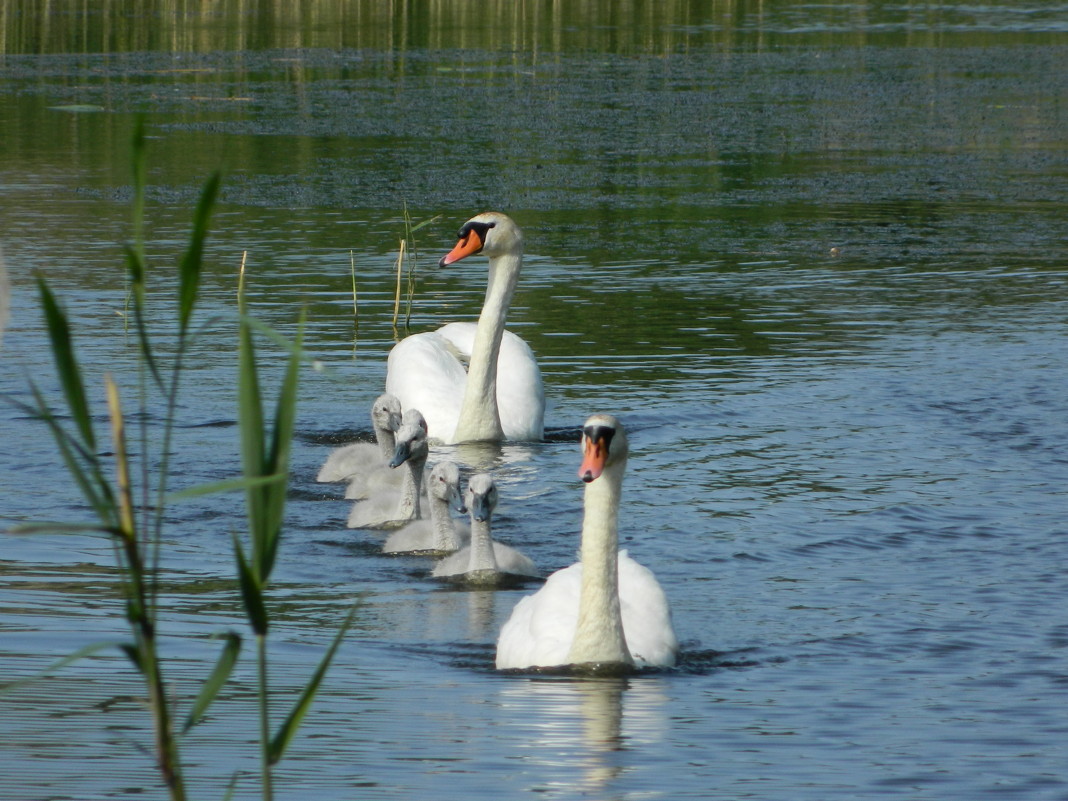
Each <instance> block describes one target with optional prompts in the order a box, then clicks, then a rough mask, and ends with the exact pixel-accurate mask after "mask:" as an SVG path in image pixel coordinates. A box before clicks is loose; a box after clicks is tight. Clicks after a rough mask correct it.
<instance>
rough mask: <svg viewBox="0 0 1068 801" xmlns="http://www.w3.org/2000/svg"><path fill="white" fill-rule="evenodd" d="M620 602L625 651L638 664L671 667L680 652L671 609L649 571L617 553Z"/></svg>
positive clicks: (623, 552) (628, 557)
mask: <svg viewBox="0 0 1068 801" xmlns="http://www.w3.org/2000/svg"><path fill="white" fill-rule="evenodd" d="M619 601H620V613H621V614H622V617H623V631H624V633H625V634H626V637H627V649H628V650H629V651H630V653H631V656H632V657H634V661H635V663H636V664H638V665H656V666H661V667H670V666H672V665H674V664H675V657H676V655H677V653H678V650H679V643H678V639H677V638H676V636H675V629H674V627H673V625H672V622H671V607H670V606H669V605H668V600H667V596H666V595H665V594H664V589H663V588H662V587H661V586H660V582H659V581H657V580H656V576H655V575H654V574H653V571H651V570H650V569H649V568H647V567H645V566H644V565H641V564H639V563H638V562H636V561H634V560H633V559H631V558H630V556H628V555H627V552H626V551H620V553H619Z"/></svg>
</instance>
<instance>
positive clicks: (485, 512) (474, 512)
mask: <svg viewBox="0 0 1068 801" xmlns="http://www.w3.org/2000/svg"><path fill="white" fill-rule="evenodd" d="M492 511H493V510H492V509H490V505H489V503H487V499H486V496H485V495H475V496H474V500H473V501H472V502H471V517H473V518H474V519H475V520H477V521H478V522H479V523H483V522H485V521H487V520H489V518H490V514H491V512H492Z"/></svg>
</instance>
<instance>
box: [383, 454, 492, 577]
mask: <svg viewBox="0 0 1068 801" xmlns="http://www.w3.org/2000/svg"><path fill="white" fill-rule="evenodd" d="M429 483H430V486H429V487H427V498H428V502H429V505H430V519H429V520H427V519H422V520H413V521H412V522H411V523H409V524H408V525H406V526H405V527H404V528H402V529H400V530H399V531H394V532H393V533H392V534H390V535H389V539H387V540H386V544H385V545H383V546H382V553H418V554H422V555H425V556H444V555H446V554H450V553H452V552H453V551H458V550H459V549H460V548H461V547H463V544H464V542H466V541H467V540H468V539H470V537H471V532H470V530H469V529H468V527H467V526H466V524H463V523H459V522H458V521H456V520H453V519H452V517H451V516H450V515H449V508H450V507H452V508H453V509H455V510H456V511H457V512H466V511H467V509H466V508H465V507H464V504H463V501H462V500H461V499H460V468H458V467H457V466H456V463H455V462H438V464H436V465H434V469H433V470H431V471H430V481H429Z"/></svg>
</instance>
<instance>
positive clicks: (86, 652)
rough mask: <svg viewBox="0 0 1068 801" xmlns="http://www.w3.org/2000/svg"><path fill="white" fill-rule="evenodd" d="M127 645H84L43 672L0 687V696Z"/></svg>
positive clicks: (99, 643) (119, 643)
mask: <svg viewBox="0 0 1068 801" xmlns="http://www.w3.org/2000/svg"><path fill="white" fill-rule="evenodd" d="M127 645H128V643H123V642H96V643H93V644H91V645H86V646H85V647H84V648H79V649H78V650H77V651H75V652H74V653H73V654H70V655H68V656H65V657H63V658H62V659H60V660H59V661H58V662H53V663H52V664H51V665H49V666H48V667H46V668H45V669H44V670H42V671H40V672H39V673H37V674H35V675H33V676H28V677H26V678H24V679H17V680H15V681H12V682H8V683H7V684H4V685H3V686H0V696H3V695H5V694H6V693H9V692H11V691H12V690H14V689H17V688H18V687H22V686H24V685H27V684H30V683H32V682H35V681H39V680H40V679H43V678H45V677H46V676H50V675H51V674H53V673H55V672H57V671H59V670H62V669H63V668H65V667H66V666H67V665H70V664H73V663H74V662H77V661H78V660H80V659H85V658H86V657H89V656H92V655H93V654H96V653H99V652H100V651H105V650H107V649H109V648H120V649H121V648H123V647H124V646H127Z"/></svg>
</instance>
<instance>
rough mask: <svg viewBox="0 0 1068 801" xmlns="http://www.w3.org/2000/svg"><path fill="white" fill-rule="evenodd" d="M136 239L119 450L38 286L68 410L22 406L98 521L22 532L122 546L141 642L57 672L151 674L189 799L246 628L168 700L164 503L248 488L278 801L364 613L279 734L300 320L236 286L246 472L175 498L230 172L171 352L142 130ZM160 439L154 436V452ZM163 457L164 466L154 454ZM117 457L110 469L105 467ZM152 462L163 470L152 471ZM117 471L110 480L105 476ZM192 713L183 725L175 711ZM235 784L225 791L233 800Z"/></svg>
mask: <svg viewBox="0 0 1068 801" xmlns="http://www.w3.org/2000/svg"><path fill="white" fill-rule="evenodd" d="M132 153H133V188H134V192H133V229H134V230H133V243H132V244H131V245H130V246H129V247H127V249H126V276H127V280H128V282H129V284H128V285H129V295H128V298H127V323H128V325H129V326H130V330H131V331H132V335H133V338H134V341H135V342H136V345H137V349H138V369H137V373H136V375H137V386H136V388H135V389H134V390H133V392H134V394H135V395H136V406H137V414H136V415H133V416H130V415H129V414H128V413H126V412H124V410H123V405H122V404H123V399H122V394H123V393H122V389H121V388H120V387H119V386H118V384H117V383H116V381H115V380H113V379H112V377H111V376H110V375H106V376H105V377H104V384H105V394H106V398H107V408H108V419H109V420H110V433H111V453H110V455H105V454H104V453H103V451H106V448H105V447H104V446H103V444H102V439H103V437H101V436H99V435H98V432H97V430H96V426H95V425H94V416H93V413H92V410H91V404H90V402H89V394H88V392H87V390H86V384H85V380H84V376H83V372H82V370H81V368H80V366H79V363H78V359H77V356H76V348H75V337H74V334H73V331H72V329H71V326H70V322H69V319H68V317H67V314H66V312H65V311H64V309H63V307H62V305H61V303H60V302H59V300H58V299H57V297H56V295H55V294H54V292H53V291H52V288H51V287H50V286H49V284H48V282H47V281H45V280H44V279H43V278H39V279H38V288H39V292H40V297H41V307H42V309H43V312H44V317H45V322H46V325H47V329H48V335H49V339H50V346H51V351H52V354H53V357H54V361H55V366H56V372H57V377H58V379H59V384H60V387H61V389H62V396H63V408H62V411H61V412H56V411H54V410H53V409H52V407H51V405H50V404H49V402H48V400H47V398H46V397H45V394H44V393H43V392H42V390H41V389H40V388H39V387H38V386H37V385H36V384H34V383H33V382H32V381H31V392H32V395H33V402H32V403H30V404H22V403H20V404H19V405H20V406H21V407H22V408H23V410H24V411H25V412H27V413H28V414H31V415H33V416H34V417H36V418H38V419H40V420H41V421H43V422H44V423H45V424H46V425H47V426H48V428H49V429H50V430H51V433H52V435H53V437H54V439H55V441H56V444H57V446H58V448H59V452H60V454H61V456H62V458H63V460H64V462H65V464H66V466H67V469H68V470H69V472H70V474H71V476H72V477H73V479H74V481H75V482H76V484H77V486H78V487H79V489H80V490H81V492H82V494H83V495H84V497H85V499H86V501H87V502H88V504H89V506H90V507H91V509H92V510H93V512H94V514H95V516H96V520H95V521H94V522H92V523H77V524H71V523H54V522H47V523H39V524H33V525H30V526H23V527H21V531H23V532H32V531H51V532H54V531H68V532H86V531H97V532H102V533H103V534H104V535H106V536H107V537H109V538H110V539H111V541H112V543H113V544H114V546H115V555H116V560H117V564H118V568H119V575H120V587H121V591H122V598H123V602H124V616H125V619H126V623H127V625H128V627H129V632H130V635H131V639H130V640H129V641H126V642H122V643H117V644H116V643H98V644H94V645H92V646H89V647H87V648H84V649H82V650H80V651H78V652H77V653H74V654H71V655H70V656H68V657H67V658H65V659H63V660H61V662H59V663H57V664H56V665H53V666H52V667H51V668H50V669H49V671H47V672H52V671H54V670H56V669H59V668H61V667H63V666H64V665H67V664H69V663H71V662H73V661H75V660H77V659H81V658H83V657H86V656H89V655H90V654H93V653H97V652H99V651H101V650H104V649H106V648H112V647H116V646H117V647H118V648H119V650H120V651H121V652H122V653H123V654H125V656H126V658H127V659H128V660H129V662H130V663H131V665H132V666H133V667H134V669H135V670H136V671H137V672H138V673H139V674H140V675H141V677H142V679H143V681H144V685H145V691H146V693H147V702H148V704H147V705H148V708H149V710H150V712H151V715H152V719H153V731H154V741H155V742H154V755H155V760H156V763H157V766H158V769H159V772H160V775H161V777H162V779H163V782H164V783H165V785H166V787H167V789H168V792H169V794H170V797H171V798H172V799H174V801H181V800H182V799H185V798H186V781H185V776H184V771H183V761H182V756H181V738H182V736H183V735H184V734H186V733H187V732H188V731H189V730H190V729H192V728H193V727H194V726H196V725H197V723H199V722H200V721H201V720H202V719H203V717H204V715H205V713H206V712H207V710H208V708H209V707H210V706H211V704H212V702H213V701H214V700H215V699H216V697H217V695H218V693H219V691H220V690H221V688H222V687H223V686H224V685H225V683H226V682H227V680H228V678H229V677H230V675H231V672H232V670H233V667H234V665H235V664H236V662H237V660H238V657H239V655H240V651H241V647H242V637H241V635H240V633H238V632H237V631H228V632H225V633H224V634H222V635H220V638H221V639H222V641H223V645H222V648H221V652H220V654H219V657H218V659H217V661H216V663H215V665H214V667H213V668H212V669H211V670H210V671H208V673H207V675H206V676H205V678H204V679H203V681H202V682H201V684H200V690H199V692H198V694H197V695H196V697H195V698H192V699H189V700H188V701H187V702H186V703H184V704H183V702H182V699H176V698H174V697H172V695H171V692H172V689H171V688H170V687H169V685H168V684H167V683H166V682H165V676H164V674H165V664H164V662H163V660H162V659H161V657H160V648H159V642H158V632H159V626H158V622H159V620H160V617H161V615H162V614H164V613H165V612H166V611H167V610H166V609H165V608H164V604H163V602H162V601H161V598H160V583H161V578H162V575H163V570H162V556H163V554H162V550H163V545H164V536H163V534H164V520H165V515H164V512H165V509H166V507H167V504H168V503H171V502H174V501H177V500H191V499H195V498H197V497H201V496H203V495H205V494H208V493H215V492H223V491H235V490H243V491H244V492H245V494H246V506H247V513H248V531H247V536H246V538H245V540H244V541H243V540H242V538H240V537H238V536H237V535H235V536H234V557H235V563H236V572H237V584H238V586H239V588H240V596H241V601H242V604H243V607H244V612H245V616H246V618H247V621H248V624H249V627H250V628H251V630H252V633H253V636H254V638H255V640H256V656H257V660H256V665H257V683H258V699H259V704H258V706H259V721H260V747H261V754H260V757H261V768H260V776H261V784H262V795H263V797H264V798H267V799H269V798H271V797H273V780H272V766H273V765H275V764H277V763H278V761H279V760H280V759H281V758H282V756H283V755H284V753H285V751H286V748H287V746H288V745H289V743H290V742H291V741H292V739H293V736H294V734H295V733H296V731H297V729H298V727H299V725H300V723H301V720H302V719H303V717H304V715H305V714H306V713H307V711H308V709H309V708H310V706H311V703H312V701H313V699H314V697H315V694H316V692H317V690H318V688H319V686H320V684H321V682H322V679H323V677H324V675H325V673H326V671H327V669H328V668H329V665H330V662H331V660H332V659H333V656H334V653H335V652H336V650H337V648H338V646H339V645H340V643H341V640H342V638H343V637H344V635H345V632H346V631H347V630H348V628H349V626H350V624H351V623H352V620H353V616H354V614H355V607H353V608H352V609H351V610H350V611H349V613H348V615H347V617H346V619H345V620H344V621H343V623H342V624H341V627H340V628H339V630H338V632H337V634H336V636H335V637H334V639H333V642H332V643H331V645H330V647H329V648H328V649H327V651H326V653H325V654H324V656H323V657H322V659H321V661H320V663H319V666H318V667H317V669H316V671H315V672H314V674H313V675H312V676H311V677H310V678H309V680H308V681H307V683H306V685H305V687H304V689H303V691H302V692H301V693H300V695H299V697H298V699H297V700H296V702H295V703H294V704H293V706H292V707H291V709H290V710H289V712H288V714H287V715H286V717H285V718H284V720H283V721H282V723H281V725H279V726H277V727H276V728H272V721H271V718H270V703H269V697H268V667H269V660H268V649H267V637H268V633H269V631H270V622H271V612H270V604H269V599H268V589H269V584H270V577H271V572H272V569H273V567H274V564H275V559H276V557H277V555H278V551H279V545H280V543H281V537H282V531H283V517H284V509H285V496H286V488H287V484H288V476H289V448H290V441H291V439H292V435H293V427H294V420H295V415H296V404H297V386H298V377H299V367H300V363H301V358H302V353H301V341H302V332H303V315H302V319H301V321H300V325H299V326H298V332H297V335H296V338H295V341H294V342H291V343H290V342H286V341H285V340H284V339H283V338H281V337H280V336H278V335H277V334H275V333H274V332H271V331H269V330H267V329H266V327H265V326H263V325H261V324H259V323H257V322H256V321H255V320H253V319H252V318H251V317H249V316H248V314H247V313H246V312H247V310H246V308H245V300H244V291H243V279H242V286H241V287H240V288H239V292H238V298H239V303H238V311H239V322H238V365H237V384H238V387H237V390H238V391H237V394H238V428H239V431H240V450H241V461H242V466H243V470H242V473H243V475H242V476H241V477H239V478H235V479H233V480H231V481H225V482H219V483H215V484H212V485H204V486H200V487H195V488H192V489H190V490H185V491H183V492H181V493H176V494H172V493H170V491H169V488H168V478H169V469H168V466H169V460H170V454H171V445H172V435H173V431H174V426H175V419H174V418H175V410H176V408H177V403H178V398H179V390H180V385H181V378H182V373H183V362H184V358H185V356H186V354H187V352H188V349H189V345H190V342H191V341H192V340H193V339H194V338H195V336H196V334H195V333H194V331H193V329H192V322H193V319H194V315H193V312H194V309H195V306H196V303H197V299H198V295H199V289H200V275H201V269H202V266H203V258H204V244H205V240H206V238H207V234H208V223H209V219H210V216H211V212H212V209H213V207H214V204H215V198H216V195H217V193H218V189H219V185H220V178H219V176H218V175H213V176H212V177H211V178H210V179H209V180H208V182H207V184H206V185H205V187H204V190H203V192H202V194H201V196H200V200H199V203H198V204H197V207H196V211H195V213H194V218H193V225H192V233H191V236H190V241H189V245H188V248H187V249H186V251H185V254H184V255H183V257H182V258H181V260H180V262H179V264H178V296H177V299H176V302H175V304H174V308H175V311H176V317H177V320H176V323H177V327H176V330H175V332H174V337H175V339H174V342H175V345H174V346H173V347H172V348H161V347H157V343H158V341H159V340H160V339H161V338H162V337H163V336H164V335H165V333H169V332H162V331H160V330H159V327H158V326H157V325H155V322H154V321H152V320H150V319H149V315H148V314H147V312H146V309H147V298H148V274H149V270H148V266H147V263H146V259H145V253H144V239H143V213H144V197H145V164H146V157H145V136H144V129H143V125H142V124H138V126H137V128H136V131H135V133H134V137H133V145H132ZM254 330H258V331H261V332H262V331H266V332H267V333H269V334H270V335H271V336H272V338H273V339H274V340H275V341H280V342H283V343H285V345H286V347H287V349H288V350H289V358H288V362H287V366H286V370H285V374H284V377H283V380H282V385H281V388H280V391H279V394H278V398H277V402H276V406H275V409H274V414H273V418H272V419H270V420H269V421H268V419H267V418H266V416H265V413H264V406H263V400H262V386H261V383H260V379H259V376H258V372H257V360H256V352H255V344H254V339H253V331H254ZM156 398H162V400H163V403H164V406H165V410H166V411H165V414H164V417H163V422H162V425H161V427H160V430H159V431H158V432H157V431H153V430H150V423H149V420H150V419H151V415H150V414H149V413H148V410H149V407H150V403H151V402H152V401H154V400H155V399H156ZM130 419H133V420H135V421H136V423H135V425H136V431H135V434H134V436H135V437H136V438H137V441H138V452H139V453H141V454H142V457H141V458H140V459H139V460H134V459H133V458H131V456H130V451H129V450H128V448H127V441H128V432H127V421H128V420H130ZM153 434H157V435H158V447H154V445H155V442H154V439H153ZM153 455H154V457H155V458H154V460H153V458H152V457H153ZM109 462H111V463H112V467H111V469H110V470H109V466H108V463H109ZM153 466H155V467H154V468H153ZM109 473H113V477H109ZM183 707H187V708H185V710H184V715H182V716H181V719H182V722H181V724H180V725H179V724H178V722H177V721H178V720H179V717H180V716H179V712H180V711H181V710H182V709H183ZM234 775H235V779H234V780H232V781H231V784H230V788H229V790H228V792H227V795H229V794H232V792H233V789H234V785H235V782H236V775H237V774H236V772H235V774H234Z"/></svg>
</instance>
